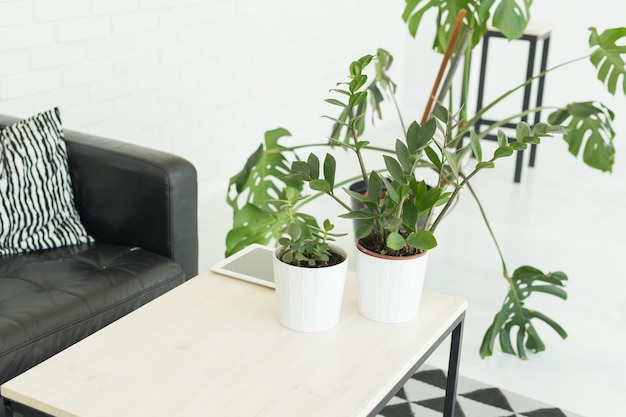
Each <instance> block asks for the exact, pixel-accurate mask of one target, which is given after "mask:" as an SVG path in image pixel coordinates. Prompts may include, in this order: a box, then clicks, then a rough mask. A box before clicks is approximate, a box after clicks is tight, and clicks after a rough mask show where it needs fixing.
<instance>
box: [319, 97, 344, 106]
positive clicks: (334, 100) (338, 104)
mask: <svg viewBox="0 0 626 417" xmlns="http://www.w3.org/2000/svg"><path fill="white" fill-rule="evenodd" d="M324 101H325V102H326V103H330V104H333V105H335V106H339V107H348V105H347V104H345V103H343V102H341V101H339V100H337V99H336V98H327V99H326V100H324Z"/></svg>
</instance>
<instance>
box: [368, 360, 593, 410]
mask: <svg viewBox="0 0 626 417" xmlns="http://www.w3.org/2000/svg"><path fill="white" fill-rule="evenodd" d="M445 387H446V374H445V372H444V371H442V370H440V369H436V368H432V367H428V366H423V367H422V368H421V369H420V370H419V371H417V373H415V375H413V376H412V377H411V379H409V380H408V381H407V382H406V384H404V386H403V387H402V388H401V389H400V391H398V393H397V394H396V395H395V396H394V397H393V398H392V399H391V400H390V401H389V403H388V404H387V405H386V406H385V408H383V409H382V410H381V412H380V413H379V414H378V417H414V416H415V417H441V416H442V413H443V401H444V397H445V393H446V392H445ZM455 417H582V416H580V415H579V414H574V413H572V412H570V411H566V410H563V409H560V408H555V407H553V406H551V405H549V404H545V403H541V402H537V401H535V400H532V399H530V398H527V397H523V396H521V395H518V394H515V393H512V392H509V391H505V390H502V389H499V388H495V387H492V386H489V385H486V384H484V383H482V382H478V381H475V380H473V379H470V378H465V377H462V376H459V382H458V388H457V404H456V412H455Z"/></svg>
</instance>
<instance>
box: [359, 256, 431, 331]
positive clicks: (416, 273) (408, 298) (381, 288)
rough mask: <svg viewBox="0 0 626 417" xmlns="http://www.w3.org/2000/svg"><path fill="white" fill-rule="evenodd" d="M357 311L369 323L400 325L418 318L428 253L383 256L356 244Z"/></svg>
mask: <svg viewBox="0 0 626 417" xmlns="http://www.w3.org/2000/svg"><path fill="white" fill-rule="evenodd" d="M355 252H356V259H355V261H356V276H357V288H358V302H359V311H360V312H361V314H362V315H363V316H365V317H367V318H368V319H370V320H374V321H379V322H383V323H402V322H405V321H408V320H411V319H412V318H414V317H415V316H417V311H418V310H419V305H420V300H421V298H422V289H423V286H424V276H425V275H426V264H427V262H428V252H427V251H426V252H423V253H421V254H419V255H415V256H412V257H392V256H382V255H379V254H375V253H373V252H370V251H368V250H367V249H364V248H362V247H361V246H360V245H358V244H357V250H356V251H355Z"/></svg>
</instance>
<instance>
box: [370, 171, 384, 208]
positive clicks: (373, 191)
mask: <svg viewBox="0 0 626 417" xmlns="http://www.w3.org/2000/svg"><path fill="white" fill-rule="evenodd" d="M382 192H383V180H382V179H381V178H380V175H378V174H377V173H376V171H372V173H371V174H370V177H369V181H368V184H367V199H368V200H369V201H372V202H375V203H378V202H379V201H380V199H381V198H382Z"/></svg>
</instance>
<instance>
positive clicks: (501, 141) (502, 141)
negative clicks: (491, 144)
mask: <svg viewBox="0 0 626 417" xmlns="http://www.w3.org/2000/svg"><path fill="white" fill-rule="evenodd" d="M496 137H497V138H498V147H499V148H503V147H505V146H507V145H508V144H509V137H508V136H507V135H506V133H504V132H503V131H502V130H500V129H498V134H497V135H496Z"/></svg>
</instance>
